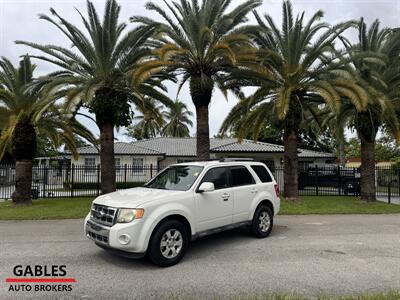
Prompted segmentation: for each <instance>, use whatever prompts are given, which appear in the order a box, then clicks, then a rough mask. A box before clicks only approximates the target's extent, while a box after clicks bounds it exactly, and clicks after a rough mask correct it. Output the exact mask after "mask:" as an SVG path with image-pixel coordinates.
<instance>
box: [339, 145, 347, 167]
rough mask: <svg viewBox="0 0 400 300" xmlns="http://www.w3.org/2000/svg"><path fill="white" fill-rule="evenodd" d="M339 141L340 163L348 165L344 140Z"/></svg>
mask: <svg viewBox="0 0 400 300" xmlns="http://www.w3.org/2000/svg"><path fill="white" fill-rule="evenodd" d="M338 143H339V159H340V165H341V166H342V167H344V166H345V165H346V152H345V150H344V142H343V141H338Z"/></svg>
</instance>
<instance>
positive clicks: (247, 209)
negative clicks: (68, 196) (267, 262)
mask: <svg viewBox="0 0 400 300" xmlns="http://www.w3.org/2000/svg"><path fill="white" fill-rule="evenodd" d="M279 208H280V199H279V189H278V186H277V184H276V182H275V179H274V177H273V176H272V174H271V172H270V171H269V169H268V168H267V167H266V166H265V165H264V164H263V163H259V162H253V161H237V160H222V161H204V162H193V163H183V164H175V165H171V166H169V167H168V168H166V169H164V170H163V171H161V172H160V173H159V174H158V175H157V176H156V177H155V178H153V179H152V180H151V181H150V182H148V183H147V184H146V185H145V186H144V187H140V188H133V189H127V190H121V191H118V192H114V193H111V194H106V195H102V196H100V197H98V198H96V199H95V200H94V201H93V205H92V208H91V211H90V213H89V214H88V215H87V217H86V219H85V232H86V235H87V237H88V238H90V239H91V240H93V241H94V242H95V243H96V244H97V245H98V246H100V247H102V248H104V249H106V250H109V251H111V252H114V253H117V254H120V255H123V256H128V257H133V258H138V257H143V256H144V255H145V254H146V253H147V254H148V257H149V258H150V260H151V261H152V262H153V263H155V264H157V265H159V266H162V267H167V266H172V265H174V264H176V263H178V262H179V261H180V260H181V259H182V257H183V256H184V254H185V252H186V249H187V247H188V244H189V242H190V241H191V240H194V239H196V238H199V237H202V236H205V235H208V234H212V233H216V232H220V231H223V230H227V229H231V228H234V227H238V226H247V227H248V228H249V229H250V231H251V233H252V234H253V235H254V236H256V237H258V238H265V237H267V236H268V235H269V234H270V232H271V230H272V227H273V219H274V215H276V214H277V213H278V212H279Z"/></svg>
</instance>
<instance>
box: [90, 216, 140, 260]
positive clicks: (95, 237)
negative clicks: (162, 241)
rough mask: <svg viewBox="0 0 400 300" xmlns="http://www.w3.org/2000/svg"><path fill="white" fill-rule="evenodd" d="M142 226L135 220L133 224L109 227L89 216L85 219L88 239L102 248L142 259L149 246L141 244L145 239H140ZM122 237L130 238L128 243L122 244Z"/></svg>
mask: <svg viewBox="0 0 400 300" xmlns="http://www.w3.org/2000/svg"><path fill="white" fill-rule="evenodd" d="M142 226H143V222H141V220H134V221H133V222H131V223H125V224H115V225H113V226H111V227H109V226H105V225H102V224H99V223H97V222H95V221H94V220H92V219H90V214H89V215H88V216H87V217H86V218H85V223H84V232H85V235H86V237H87V238H89V239H90V240H92V241H94V242H95V243H96V244H97V245H98V246H100V247H102V248H105V249H107V250H110V251H111V250H112V252H118V251H123V252H126V254H129V255H123V256H129V257H140V256H143V255H142V254H143V253H145V252H146V249H147V245H146V244H145V243H143V242H141V241H143V239H141V238H140V233H141V229H142ZM122 235H127V236H129V242H128V243H125V244H124V243H121V241H120V239H119V238H120V237H121V236H122ZM114 250H115V251H114ZM117 254H118V253H117ZM121 255H122V254H121Z"/></svg>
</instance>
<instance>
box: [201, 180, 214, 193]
mask: <svg viewBox="0 0 400 300" xmlns="http://www.w3.org/2000/svg"><path fill="white" fill-rule="evenodd" d="M214 190H215V186H214V183H212V182H203V183H202V184H201V185H200V186H199V189H198V192H199V193H206V192H212V191H214Z"/></svg>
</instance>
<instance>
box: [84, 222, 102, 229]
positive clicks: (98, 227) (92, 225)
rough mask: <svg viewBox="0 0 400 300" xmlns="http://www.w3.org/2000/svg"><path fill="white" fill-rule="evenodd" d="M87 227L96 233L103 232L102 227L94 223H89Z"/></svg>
mask: <svg viewBox="0 0 400 300" xmlns="http://www.w3.org/2000/svg"><path fill="white" fill-rule="evenodd" d="M86 225H87V226H88V227H89V228H91V229H93V230H96V231H100V230H101V227H100V226H98V225H96V224H93V223H92V222H89V221H88V222H87V223H86Z"/></svg>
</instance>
